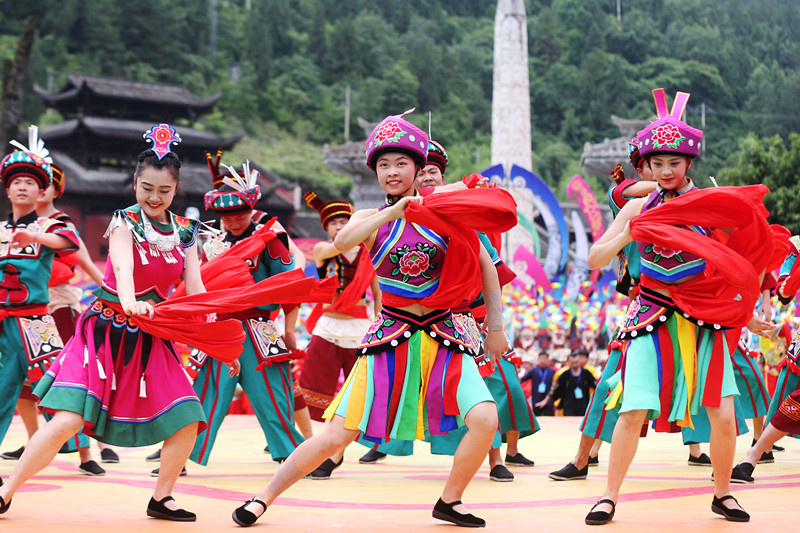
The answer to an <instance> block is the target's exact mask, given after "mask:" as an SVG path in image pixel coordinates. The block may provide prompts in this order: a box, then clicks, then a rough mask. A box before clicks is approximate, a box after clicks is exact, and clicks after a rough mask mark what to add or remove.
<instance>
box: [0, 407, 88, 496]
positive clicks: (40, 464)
mask: <svg viewBox="0 0 800 533" xmlns="http://www.w3.org/2000/svg"><path fill="white" fill-rule="evenodd" d="M82 426H83V417H82V416H81V415H79V414H78V413H73V412H72V411H56V413H55V415H54V416H53V418H52V419H51V420H50V421H49V422H46V423H45V424H44V425H43V426H42V427H41V428H39V430H38V431H37V432H36V433H34V435H33V437H31V440H29V441H28V444H27V445H26V446H25V452H24V453H23V454H22V457H20V458H19V462H18V463H17V467H16V468H15V469H14V471H13V472H12V473H11V477H9V478H8V480H7V481H6V482H5V484H4V485H3V486H2V487H0V496H2V498H3V500H5V501H6V502H8V501H9V500H10V499H11V498H12V497H13V496H14V493H15V492H16V491H17V489H18V488H19V487H20V486H21V485H22V484H23V483H25V482H26V481H28V480H29V479H30V478H31V477H32V476H34V475H35V474H36V473H38V472H40V471H41V470H43V469H44V468H45V467H47V465H49V464H50V463H51V462H52V461H53V459H54V458H55V456H56V454H57V453H58V450H59V449H60V448H61V445H62V444H64V443H65V442H67V440H68V439H69V438H70V437H71V436H73V435H74V434H75V433H77V432H78V430H79V429H80V428H81V427H82Z"/></svg>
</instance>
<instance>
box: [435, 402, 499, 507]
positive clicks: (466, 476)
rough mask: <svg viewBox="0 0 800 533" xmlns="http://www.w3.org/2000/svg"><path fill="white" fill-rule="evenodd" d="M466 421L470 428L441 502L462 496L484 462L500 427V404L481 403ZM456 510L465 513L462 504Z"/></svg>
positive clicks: (457, 452)
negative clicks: (498, 418)
mask: <svg viewBox="0 0 800 533" xmlns="http://www.w3.org/2000/svg"><path fill="white" fill-rule="evenodd" d="M464 422H465V423H466V425H467V430H468V431H467V433H466V434H465V435H464V438H463V439H461V443H460V444H459V445H458V448H457V449H456V453H455V456H454V457H453V468H452V470H450V477H449V478H447V483H446V484H445V486H444V490H443V491H442V501H444V502H445V503H452V502H454V501H457V500H460V499H461V497H462V495H463V494H464V490H465V489H466V488H467V485H468V484H469V482H470V481H472V478H473V477H475V473H476V472H477V471H478V469H479V468H480V467H481V464H483V459H484V457H486V452H487V451H488V450H489V447H490V446H491V445H492V439H493V438H494V432H495V430H496V429H497V406H496V405H495V404H494V403H492V402H483V403H479V404H478V405H476V406H475V407H473V408H472V409H470V411H469V412H468V413H467V416H465V417H464ZM453 509H454V510H455V511H457V512H459V513H465V512H466V510H465V509H464V508H463V506H461V505H456V506H455V507H453Z"/></svg>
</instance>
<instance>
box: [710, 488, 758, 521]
mask: <svg viewBox="0 0 800 533" xmlns="http://www.w3.org/2000/svg"><path fill="white" fill-rule="evenodd" d="M725 500H733V501H735V502H736V504H737V505H738V504H739V502H738V501H736V498H734V497H733V495H731V494H728V495H727V496H723V497H722V498H717V497H716V496H714V501H712V502H711V510H712V511H714V512H715V513H717V514H718V515H722V516H724V517H725V520H728V521H730V522H749V521H750V515H749V514H747V511H745V510H744V509H728V508H727V507H725V505H724V504H723V503H722V502H724V501H725ZM740 507H741V506H740Z"/></svg>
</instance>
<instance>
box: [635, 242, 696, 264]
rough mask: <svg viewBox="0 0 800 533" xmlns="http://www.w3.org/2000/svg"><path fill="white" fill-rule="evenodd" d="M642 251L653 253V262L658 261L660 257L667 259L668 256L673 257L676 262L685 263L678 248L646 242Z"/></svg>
mask: <svg viewBox="0 0 800 533" xmlns="http://www.w3.org/2000/svg"><path fill="white" fill-rule="evenodd" d="M644 252H645V253H646V254H655V255H654V256H653V263H658V262H659V261H661V259H662V258H663V259H669V258H670V257H671V258H673V259H675V261H677V262H678V263H685V262H686V260H685V259H684V258H683V257H681V253H683V252H680V251H678V250H673V249H671V248H662V247H661V246H659V245H657V244H648V245H647V246H645V248H644Z"/></svg>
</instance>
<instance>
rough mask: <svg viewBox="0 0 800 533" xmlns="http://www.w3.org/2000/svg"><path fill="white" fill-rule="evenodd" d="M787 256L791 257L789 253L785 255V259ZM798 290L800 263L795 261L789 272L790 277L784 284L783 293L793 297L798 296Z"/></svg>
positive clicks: (799, 287) (799, 284) (799, 285)
mask: <svg viewBox="0 0 800 533" xmlns="http://www.w3.org/2000/svg"><path fill="white" fill-rule="evenodd" d="M787 255H789V252H788V251H787V252H786V253H785V254H784V258H785V257H786V256H787ZM798 290H800V261H795V262H794V264H793V265H792V269H791V270H790V271H789V276H787V277H786V278H785V280H784V282H783V287H781V292H782V293H783V294H785V295H786V296H787V297H792V296H794V295H795V294H797V291H798Z"/></svg>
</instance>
